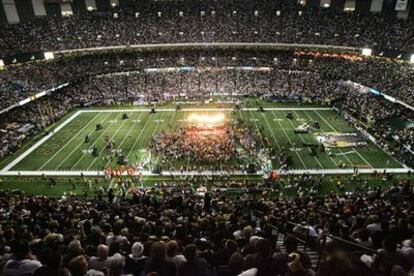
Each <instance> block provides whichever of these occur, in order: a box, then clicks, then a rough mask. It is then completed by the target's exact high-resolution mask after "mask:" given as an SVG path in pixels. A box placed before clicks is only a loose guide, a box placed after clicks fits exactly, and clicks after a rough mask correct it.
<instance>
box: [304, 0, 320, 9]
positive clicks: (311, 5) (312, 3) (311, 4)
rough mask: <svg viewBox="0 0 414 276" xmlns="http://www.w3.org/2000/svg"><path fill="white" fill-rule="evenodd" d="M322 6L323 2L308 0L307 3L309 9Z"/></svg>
mask: <svg viewBox="0 0 414 276" xmlns="http://www.w3.org/2000/svg"><path fill="white" fill-rule="evenodd" d="M320 5H321V0H308V1H306V7H307V8H318V7H319V6H320Z"/></svg>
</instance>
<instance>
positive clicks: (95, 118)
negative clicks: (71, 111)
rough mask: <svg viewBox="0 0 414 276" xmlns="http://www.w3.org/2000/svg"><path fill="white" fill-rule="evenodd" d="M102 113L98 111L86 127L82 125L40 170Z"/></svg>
mask: <svg viewBox="0 0 414 276" xmlns="http://www.w3.org/2000/svg"><path fill="white" fill-rule="evenodd" d="M99 115H100V113H99V112H98V113H97V114H96V115H95V116H94V117H93V118H92V119H91V120H90V121H89V122H88V123H87V124H86V125H85V126H84V127H82V128H81V129H80V130H79V131H78V132H77V133H76V134H75V135H74V136H72V138H70V139H69V141H68V142H67V143H65V144H64V145H63V146H62V147H61V148H60V149H59V150H58V151H57V152H56V153H55V154H53V155H52V157H50V158H49V160H47V161H46V162H45V163H44V164H43V165H42V166H41V167H40V168H39V169H38V171H41V170H42V169H43V168H44V167H46V165H47V164H49V162H50V161H52V160H53V158H55V157H56V156H57V155H58V154H59V153H60V152H61V151H62V150H63V149H64V148H65V147H66V146H67V145H69V144H70V143H71V142H72V141H73V139H75V138H76V137H78V135H79V134H80V133H81V132H82V131H84V130H85V128H87V127H88V126H89V125H90V123H92V122H93V121H95V119H96V117H98V116H99Z"/></svg>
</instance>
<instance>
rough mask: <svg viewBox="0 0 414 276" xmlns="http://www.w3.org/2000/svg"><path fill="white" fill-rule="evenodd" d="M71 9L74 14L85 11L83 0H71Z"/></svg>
mask: <svg viewBox="0 0 414 276" xmlns="http://www.w3.org/2000/svg"><path fill="white" fill-rule="evenodd" d="M72 10H73V13H74V14H82V13H85V12H86V5H85V0H73V2H72Z"/></svg>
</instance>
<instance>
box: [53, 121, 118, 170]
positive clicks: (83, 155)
mask: <svg viewBox="0 0 414 276" xmlns="http://www.w3.org/2000/svg"><path fill="white" fill-rule="evenodd" d="M111 114H112V113H109V114H108V116H106V117H105V119H103V120H102V121H101V122H102V123H103V122H105V121H106V120H107V119H108V118H109V117H110V116H111ZM117 117H118V115H116V117H115V118H117ZM108 129H110V128H109V127H106V128H105V130H104V131H103V132H102V133H101V134H100V135H99V136H98V138H96V140H95V141H94V142H93V143H92V145H91V146H90V147H88V149H91V148H92V147H93V146H94V145H95V144H96V143H97V142H98V141H99V139H100V138H101V137H102V136H103V135H104V134H105V133H106V132H107V131H108ZM92 133H93V131H92V132H90V133H89V134H92ZM81 145H82V143H79V145H78V146H77V147H76V148H75V149H74V150H73V151H72V152H71V153H70V154H69V155H68V156H67V157H66V158H65V159H64V160H63V161H62V162H60V164H59V165H58V166H57V168H56V169H58V168H59V167H60V166H61V165H62V164H63V163H64V162H65V161H66V160H67V159H68V158H69V156H71V155H72V154H73V153H74V152H75V151H76V150H77V149H78V148H79V147H80V146H81ZM85 156H86V152H84V153H82V156H81V157H80V158H79V159H78V160H77V161H76V162H75V164H73V165H72V167H71V168H70V169H71V170H72V169H73V168H74V167H76V165H77V164H78V163H79V162H80V161H81V160H82V159H83V157H85Z"/></svg>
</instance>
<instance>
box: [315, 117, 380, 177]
mask: <svg viewBox="0 0 414 276" xmlns="http://www.w3.org/2000/svg"><path fill="white" fill-rule="evenodd" d="M314 112H315V113H316V114H318V116H319V117H320V118H322V120H324V121H325V123H327V124H328V125H329V127H330V128H332V129H333V131H335V132H338V131H337V130H336V129H335V128H334V127H333V126H332V125H331V123H329V122H328V121H327V120H326V119H325V118H324V117H323V116H321V115H320V114H319V112H318V111H314ZM352 149H353V150H354V151H355V153H356V154H358V156H359V157H360V158H361V159H362V161H364V162H365V163H366V164H367V165H368V166H370V167H371V169H373V168H374V167H373V166H372V165H371V164H370V163H369V162H368V161H367V160H366V159H365V158H363V157H362V155H361V154H360V153H359V152H358V150H357V149H356V148H354V147H352ZM345 156H346V155H345Z"/></svg>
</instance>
